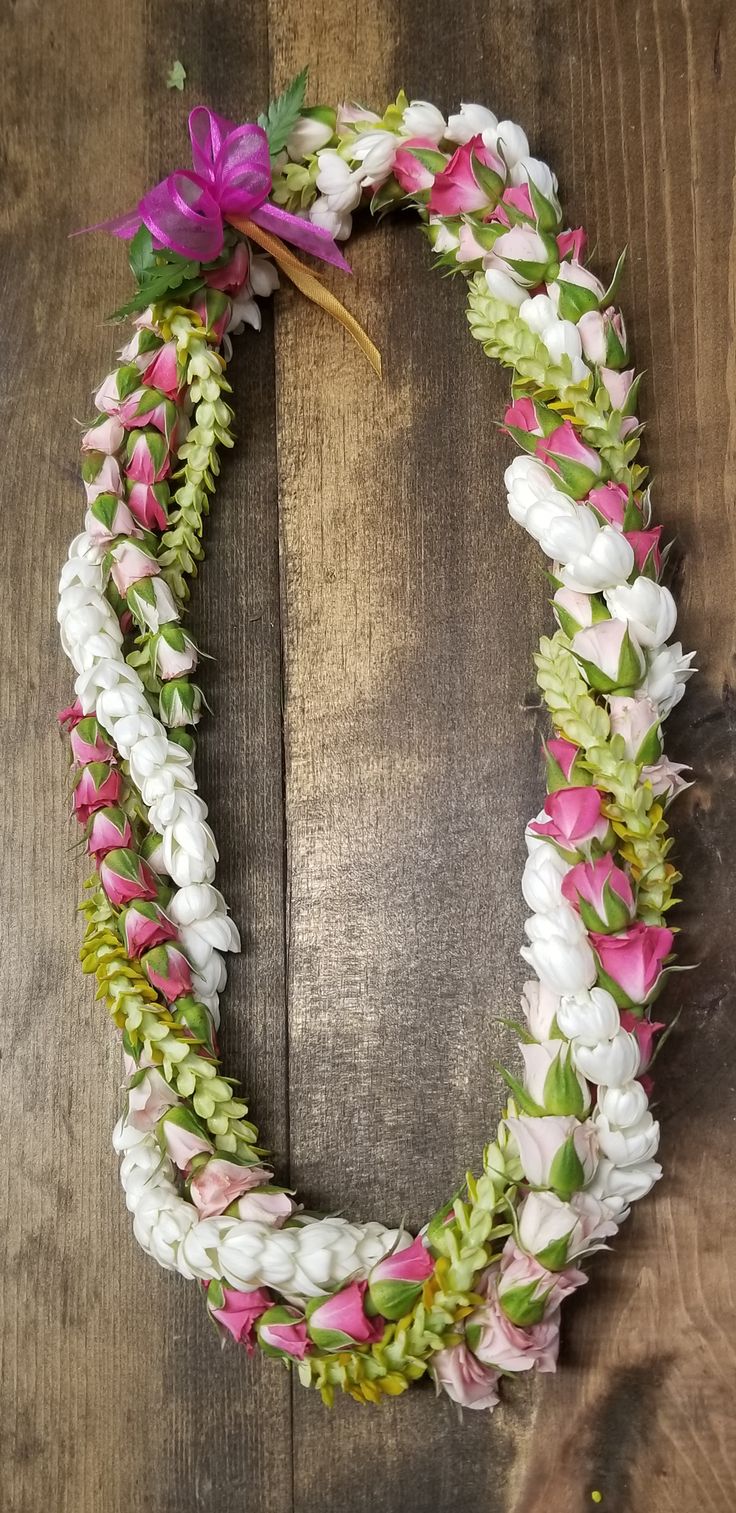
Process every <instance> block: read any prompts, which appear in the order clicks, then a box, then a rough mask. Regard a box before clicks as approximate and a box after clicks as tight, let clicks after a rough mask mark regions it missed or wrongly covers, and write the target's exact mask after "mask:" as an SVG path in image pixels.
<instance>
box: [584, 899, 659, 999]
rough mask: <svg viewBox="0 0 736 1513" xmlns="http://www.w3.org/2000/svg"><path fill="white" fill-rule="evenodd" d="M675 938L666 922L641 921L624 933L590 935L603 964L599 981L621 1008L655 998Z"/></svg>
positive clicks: (601, 964) (599, 959)
mask: <svg viewBox="0 0 736 1513" xmlns="http://www.w3.org/2000/svg"><path fill="white" fill-rule="evenodd" d="M674 939H675V937H674V935H673V933H672V931H671V930H667V929H666V928H665V927H664V926H663V925H645V924H643V923H642V922H641V920H638V921H637V923H636V924H634V925H632V926H631V928H630V929H629V930H626V931H625V932H624V934H623V935H595V934H592V935H591V937H590V940H591V944H592V946H593V947H594V949H595V952H596V955H597V957H598V961H599V963H600V969H601V970H600V972H599V974H598V976H599V981H600V983H601V986H602V987H604V988H607V989H608V991H609V992H610V993H612V994H613V996H614V998H615V1000H616V1002H617V1004H618V1005H619V1008H624V1009H632V1008H637V1007H639V1006H641V1005H642V1004H645V1003H649V1001H650V1000H651V999H652V998H653V997H654V994H655V993H656V990H657V986H658V984H659V981H660V978H661V976H662V963H663V961H664V960H665V958H666V957H667V956H669V954H670V952H671V950H672V946H673V943H674Z"/></svg>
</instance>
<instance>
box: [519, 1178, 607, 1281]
mask: <svg viewBox="0 0 736 1513" xmlns="http://www.w3.org/2000/svg"><path fill="white" fill-rule="evenodd" d="M617 1228H618V1225H617V1224H616V1221H615V1219H612V1218H611V1215H610V1210H609V1209H608V1208H607V1207H606V1205H605V1204H604V1203H602V1202H601V1201H600V1199H598V1198H594V1197H593V1195H592V1193H587V1192H578V1193H574V1194H573V1196H572V1198H571V1199H570V1201H569V1202H565V1201H564V1200H563V1199H562V1198H559V1197H558V1196H557V1194H556V1193H551V1192H530V1193H527V1196H526V1198H525V1199H524V1202H523V1203H522V1205H521V1208H520V1209H519V1245H520V1247H521V1249H522V1250H524V1251H526V1252H527V1253H528V1254H529V1255H532V1256H535V1257H536V1259H537V1260H538V1262H539V1264H540V1265H541V1266H544V1267H545V1268H546V1269H547V1270H548V1271H559V1270H563V1269H564V1268H565V1266H567V1264H568V1262H569V1261H574V1260H576V1258H577V1257H578V1256H582V1255H586V1254H588V1253H589V1252H590V1251H592V1250H598V1249H599V1248H600V1246H601V1244H602V1242H603V1241H604V1240H607V1239H609V1238H610V1236H611V1235H615V1233H616V1230H617Z"/></svg>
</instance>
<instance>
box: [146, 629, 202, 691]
mask: <svg viewBox="0 0 736 1513" xmlns="http://www.w3.org/2000/svg"><path fill="white" fill-rule="evenodd" d="M153 660H154V666H155V669H156V672H157V674H158V676H159V678H161V680H162V682H169V681H170V680H171V679H175V678H181V677H185V676H186V674H187V673H188V672H193V671H194V668H195V667H196V666H197V662H198V660H199V655H198V652H197V647H196V645H195V643H194V641H193V640H192V638H191V636H190V635H188V634H187V632H186V631H185V630H182V628H181V626H180V625H162V627H161V629H160V631H159V632H158V635H157V636H156V639H155V647H154V657H153Z"/></svg>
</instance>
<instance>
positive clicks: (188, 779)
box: [140, 741, 197, 809]
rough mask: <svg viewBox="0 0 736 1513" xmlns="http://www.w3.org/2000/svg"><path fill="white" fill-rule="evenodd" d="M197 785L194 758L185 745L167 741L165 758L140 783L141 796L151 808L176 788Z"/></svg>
mask: <svg viewBox="0 0 736 1513" xmlns="http://www.w3.org/2000/svg"><path fill="white" fill-rule="evenodd" d="M196 787H197V780H196V778H195V776H194V764H193V762H192V758H191V756H190V755H189V752H188V751H185V750H184V747H183V746H178V745H177V744H176V742H174V741H168V742H167V749H166V757H165V760H164V761H163V762H162V763H161V764H160V765H159V766H154V767H152V770H151V772H150V773H149V775H148V777H144V778H143V779H142V781H141V783H140V790H141V798H142V799H143V802H144V804H146V805H147V806H148V808H149V809H150V808H151V805H153V804H157V803H158V802H159V800H160V799H162V798H164V796H165V795H166V794H168V793H173V792H174V790H175V789H176V788H189V789H196Z"/></svg>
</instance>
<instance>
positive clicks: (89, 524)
mask: <svg viewBox="0 0 736 1513" xmlns="http://www.w3.org/2000/svg"><path fill="white" fill-rule="evenodd" d="M84 527H85V530H86V532H87V535H88V536H90V537H91V539H92V540H93V541H97V542H99V543H101V544H104V543H106V542H108V541H114V540H115V537H116V536H134V535H136V532H137V527H136V523H135V520H134V518H133V515H132V514H131V512H130V510H129V509H128V506H127V504H126V503H125V500H124V499H120V498H118V495H117V494H98V495H97V498H96V499H95V500H94V501H93V502H92V504H91V505H90V507H89V509H88V510H87V514H86V515H85V517H84ZM137 533H138V534H139V535H140V532H137Z"/></svg>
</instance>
